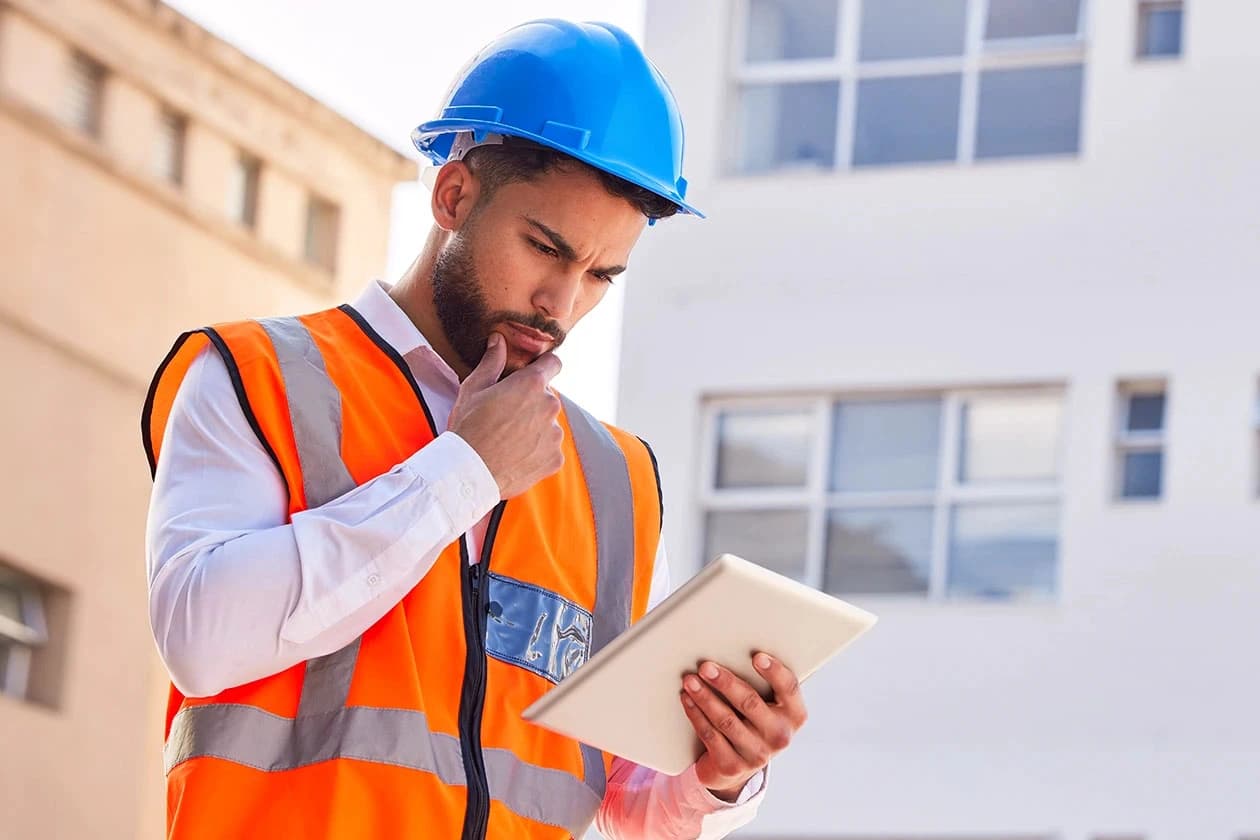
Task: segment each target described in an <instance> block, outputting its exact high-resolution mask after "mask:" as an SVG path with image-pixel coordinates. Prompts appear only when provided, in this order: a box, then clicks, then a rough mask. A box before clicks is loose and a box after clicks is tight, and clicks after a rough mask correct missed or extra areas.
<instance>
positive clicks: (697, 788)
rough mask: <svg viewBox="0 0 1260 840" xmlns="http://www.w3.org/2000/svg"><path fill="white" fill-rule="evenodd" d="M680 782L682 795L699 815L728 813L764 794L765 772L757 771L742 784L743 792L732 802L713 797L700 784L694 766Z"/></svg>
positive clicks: (684, 774)
mask: <svg viewBox="0 0 1260 840" xmlns="http://www.w3.org/2000/svg"><path fill="white" fill-rule="evenodd" d="M680 781H681V782H682V787H683V794H684V796H685V797H686V799H687V801H688V802H689V803H691V805H692V807H694V808H696V809H697V810H698V811H700V812H701V813H705V814H711V813H715V812H717V811H728V810H730V809H732V808H742V807H743V806H745V805H748V804H749V803H751V802H752V801H753V800H755V799H757V798H758V797H760V796H761V795H762V794H763V793H765V789H766V771H765V770H758V771H757V773H756V774H755V775H754V776H753V777H752V778H751V779H749V780H748V781H747V782H746V783H745V784H744V788H743V790H741V791H740V792H739V796H738V797H736V799H735V801H734V802H727V801H726V800H725V799H718V798H717V797H716V796H714V795H713V791H711V790H709V789H708V788H706V787H705V786H704V785H703V784H701V783H700V778H699V777H698V776H697V775H696V766H695V765H694V764H693V765H691V767H689V768H687V771H686V772H685V773H683V775H682V778H681V780H680Z"/></svg>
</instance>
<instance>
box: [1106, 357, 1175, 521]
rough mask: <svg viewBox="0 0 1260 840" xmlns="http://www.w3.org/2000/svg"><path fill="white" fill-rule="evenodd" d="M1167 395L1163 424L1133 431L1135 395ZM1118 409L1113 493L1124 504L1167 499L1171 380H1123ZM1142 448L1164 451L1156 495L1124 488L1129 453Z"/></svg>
mask: <svg viewBox="0 0 1260 840" xmlns="http://www.w3.org/2000/svg"><path fill="white" fill-rule="evenodd" d="M1157 395H1158V396H1163V398H1164V413H1163V416H1162V417H1161V418H1160V428H1159V430H1158V431H1151V430H1142V431H1137V432H1133V431H1130V430H1129V412H1130V410H1131V409H1132V398H1133V397H1144V396H1157ZM1116 399H1117V404H1116V412H1115V418H1116V419H1115V430H1114V435H1113V437H1114V446H1113V448H1114V450H1115V456H1114V457H1113V459H1112V460H1113V464H1114V466H1113V470H1114V476H1113V478H1112V481H1113V484H1114V487H1115V490H1114V492H1113V494H1112V495H1113V496H1114V498H1115V501H1117V502H1119V503H1121V504H1134V503H1136V504H1144V503H1145V504H1153V503H1158V502H1160V501H1163V499H1164V496H1165V495H1166V494H1167V492H1168V486H1167V483H1166V482H1165V477H1166V474H1167V472H1168V406H1169V393H1168V383H1167V382H1165V381H1163V380H1157V379H1149V380H1133V381H1123V382H1120V383H1119V384H1118V385H1117V386H1116ZM1139 452H1158V453H1160V464H1159V493H1158V494H1157V495H1154V496H1127V495H1125V492H1124V463H1125V456H1126V455H1129V454H1132V453H1139Z"/></svg>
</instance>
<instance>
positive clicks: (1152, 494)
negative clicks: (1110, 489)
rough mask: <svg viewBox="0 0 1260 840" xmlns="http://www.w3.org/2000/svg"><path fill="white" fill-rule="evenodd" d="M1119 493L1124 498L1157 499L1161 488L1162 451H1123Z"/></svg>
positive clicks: (1162, 471)
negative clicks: (1122, 470) (1121, 478)
mask: <svg viewBox="0 0 1260 840" xmlns="http://www.w3.org/2000/svg"><path fill="white" fill-rule="evenodd" d="M1123 457H1124V480H1123V484H1122V486H1121V490H1120V494H1121V495H1122V496H1124V498H1126V499H1158V498H1159V495H1160V491H1161V490H1162V488H1163V474H1164V453H1163V452H1162V451H1160V450H1156V451H1154V452H1125V453H1123Z"/></svg>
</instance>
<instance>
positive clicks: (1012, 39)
mask: <svg viewBox="0 0 1260 840" xmlns="http://www.w3.org/2000/svg"><path fill="white" fill-rule="evenodd" d="M1082 3H1083V0H743V2H742V4H741V6H742V9H743V12H742V14H741V15H740V16H739V18H738V20H739V22H740V26H741V27H742V29H741V31H740V33H739V34H738V36H737V37H736V39H735V45H736V56H735V66H734V76H735V98H734V101H733V108H734V112H735V113H734V119H733V123H732V125H733V127H734V129H735V131H736V132H737V135H738V137H737V142H736V143H734V144H733V149H734V150H735V151H734V152H733V154H734V155H735V159H734V160H733V161H731V168H732V169H734V170H736V171H739V172H744V173H755V172H768V171H782V170H791V169H804V170H813V171H827V170H833V169H849V168H860V167H870V166H888V165H896V164H909V163H928V162H959V163H970V162H973V161H975V160H979V159H989V158H1007V157H1026V156H1041V155H1065V154H1067V155H1070V154H1076V153H1077V152H1078V150H1079V147H1080V115H1081V96H1082V89H1083V85H1084V75H1085V74H1084V64H1085V50H1084V40H1083V35H1082V31H1081V19H1082V11H1081V9H1082Z"/></svg>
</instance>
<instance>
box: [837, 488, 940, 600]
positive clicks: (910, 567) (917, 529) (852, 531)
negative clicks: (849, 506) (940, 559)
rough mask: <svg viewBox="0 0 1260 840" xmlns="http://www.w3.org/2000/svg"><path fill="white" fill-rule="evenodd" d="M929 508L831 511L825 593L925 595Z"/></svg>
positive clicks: (928, 576) (928, 574)
mask: <svg viewBox="0 0 1260 840" xmlns="http://www.w3.org/2000/svg"><path fill="white" fill-rule="evenodd" d="M931 563H932V509H931V508H930V507H919V508H884V509H881V510H833V511H831V514H830V516H829V517H828V520H827V570H826V579H825V585H826V590H827V591H828V592H832V593H836V594H841V595H843V594H848V593H867V594H872V593H892V592H907V593H916V594H927V591H928V587H929V585H930V582H931V576H932V573H931Z"/></svg>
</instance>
